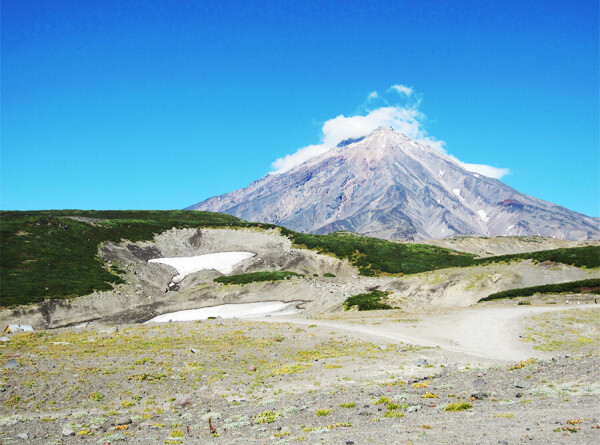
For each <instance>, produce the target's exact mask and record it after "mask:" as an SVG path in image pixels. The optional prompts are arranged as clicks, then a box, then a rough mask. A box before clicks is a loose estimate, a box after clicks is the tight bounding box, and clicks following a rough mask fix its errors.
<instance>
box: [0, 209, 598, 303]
mask: <svg viewBox="0 0 600 445" xmlns="http://www.w3.org/2000/svg"><path fill="white" fill-rule="evenodd" d="M198 227H206V228H208V227H221V228H223V227H229V228H243V227H259V228H265V229H267V228H275V227H276V226H274V225H270V224H260V223H250V222H246V221H243V220H241V219H238V218H236V217H234V216H230V215H224V214H219V213H211V212H198V211H185V210H178V211H93V210H90V211H82V210H51V211H35V212H34V211H30V212H0V307H2V306H3V307H7V306H12V305H16V304H28V303H35V302H40V301H43V300H45V299H49V298H70V297H75V296H80V295H86V294H89V293H91V292H93V291H94V290H110V289H111V288H112V285H113V284H115V283H120V282H122V278H121V276H120V275H121V274H122V271H120V270H119V269H118V268H116V267H114V266H113V267H112V268H108V267H107V266H106V265H105V264H104V263H102V262H101V261H100V260H99V259H98V257H97V254H98V247H99V246H100V245H101V244H102V243H103V242H107V241H114V242H119V241H121V240H130V241H134V242H135V241H143V240H146V241H149V240H152V238H153V237H154V235H155V234H159V233H162V232H164V231H165V230H169V229H171V228H198ZM280 230H281V233H282V235H284V236H287V237H288V238H290V239H291V240H292V242H293V244H294V245H295V246H296V247H300V248H307V249H313V250H316V251H319V252H323V253H328V254H332V255H335V256H336V257H338V258H340V259H347V260H349V261H350V263H351V264H353V265H354V266H356V267H357V268H358V269H359V271H360V273H361V274H363V275H370V276H373V275H380V274H413V273H419V272H425V271H429V270H435V269H442V268H447V267H466V266H476V265H484V264H489V263H491V262H498V261H520V260H525V259H532V260H534V261H536V262H541V261H553V262H559V263H565V264H571V265H575V266H578V267H599V266H600V247H596V246H593V247H580V248H570V249H555V250H547V251H540V252H532V253H525V254H516V255H503V256H498V257H490V258H483V259H477V258H475V257H474V255H472V254H468V253H463V252H458V251H455V250H450V249H446V248H441V247H436V246H429V245H423V244H404V243H397V242H391V241H386V240H381V239H377V238H370V237H367V236H362V235H354V234H348V233H333V234H329V235H312V234H303V233H297V232H293V231H291V230H288V229H284V228H280Z"/></svg>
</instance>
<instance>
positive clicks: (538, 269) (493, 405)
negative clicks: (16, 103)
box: [0, 211, 600, 445]
mask: <svg viewBox="0 0 600 445" xmlns="http://www.w3.org/2000/svg"><path fill="white" fill-rule="evenodd" d="M2 237H3V238H2V243H3V245H2V248H3V251H2V261H3V263H2V266H3V268H2V299H1V303H2V309H1V310H0V323H1V325H0V327H1V328H2V330H3V331H4V333H2V334H0V336H1V339H0V340H1V341H0V443H2V444H23V443H39V444H81V443H99V444H113V443H131V444H179V443H181V444H205V443H207V444H208V443H215V444H236V443H240V444H242V443H256V444H294V443H308V444H318V443H323V444H357V445H358V444H369V443H371V444H381V443H390V444H411V443H412V444H437V443H440V444H442V443H447V444H462V443H465V444H513V443H514V444H522V443H532V444H536V443H537V444H539V443H549V444H592V443H598V442H599V441H600V411H599V409H598V406H600V403H599V402H600V379H599V377H598V371H597V370H598V367H599V365H600V354H599V348H598V345H599V342H600V312H598V307H600V306H599V305H598V304H596V301H597V299H598V297H600V295H598V292H599V289H600V269H599V267H600V247H599V244H598V242H596V241H561V240H557V239H551V238H539V237H497V238H485V237H479V238H455V239H447V240H444V241H443V243H441V242H432V243H430V244H418V243H407V242H392V241H384V240H380V239H375V238H369V237H366V236H362V235H356V234H351V233H348V232H336V233H333V234H330V235H307V234H301V233H298V232H292V231H290V230H287V229H283V228H280V227H277V226H273V225H268V224H258V223H248V222H245V221H243V220H240V219H237V218H235V217H231V216H228V215H221V214H215V213H208V212H193V211H179V212H92V211H89V212H84V211H45V212H2Z"/></svg>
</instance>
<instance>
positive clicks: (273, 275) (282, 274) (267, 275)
mask: <svg viewBox="0 0 600 445" xmlns="http://www.w3.org/2000/svg"><path fill="white" fill-rule="evenodd" d="M303 276H304V275H303V274H300V273H296V272H290V271H286V270H282V271H277V272H252V273H243V274H239V275H229V276H225V275H224V276H222V277H219V278H215V280H214V281H216V282H217V283H223V284H248V283H252V282H255V281H280V280H288V279H290V278H292V277H303Z"/></svg>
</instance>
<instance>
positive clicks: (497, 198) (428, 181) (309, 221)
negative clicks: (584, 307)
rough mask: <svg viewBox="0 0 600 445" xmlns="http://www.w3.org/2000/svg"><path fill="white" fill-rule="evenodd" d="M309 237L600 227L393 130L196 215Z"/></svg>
mask: <svg viewBox="0 0 600 445" xmlns="http://www.w3.org/2000/svg"><path fill="white" fill-rule="evenodd" d="M189 209H194V210H209V211H215V212H222V213H228V214H231V215H235V216H237V217H240V218H243V219H246V220H249V221H261V222H267V223H273V224H279V225H282V226H284V227H288V228H290V229H293V230H297V231H301V232H314V233H329V232H334V231H337V230H349V231H353V232H359V233H364V234H366V235H370V236H375V237H380V238H387V239H408V240H413V239H426V238H446V237H451V236H456V235H486V236H499V235H541V236H548V237H556V238H562V239H574V240H581V239H597V238H600V221H599V220H598V219H597V218H592V217H588V216H585V215H582V214H580V213H576V212H573V211H571V210H568V209H566V208H564V207H561V206H558V205H555V204H552V203H549V202H546V201H542V200H540V199H536V198H533V197H531V196H528V195H525V194H523V193H520V192H518V191H517V190H515V189H513V188H511V187H509V186H507V185H506V184H504V183H502V182H500V181H498V180H497V179H492V178H488V177H486V176H483V175H481V174H478V173H473V172H470V171H467V170H465V168H463V166H461V165H459V164H458V163H457V162H456V161H455V160H453V159H452V158H450V157H448V156H446V155H444V154H441V153H440V152H438V151H436V150H434V149H433V148H431V147H429V146H427V145H425V144H422V143H419V142H415V141H413V140H411V139H409V138H408V137H407V136H405V135H403V134H400V133H396V132H394V131H393V130H391V129H389V128H385V127H379V128H377V129H376V130H374V131H373V132H371V133H370V134H368V135H366V136H364V137H362V138H357V139H349V140H345V141H342V142H340V143H339V144H338V145H337V146H336V147H333V148H331V149H330V150H329V151H327V152H326V153H324V154H322V155H320V156H316V157H314V158H311V159H309V160H308V161H306V162H304V163H303V164H301V165H299V166H296V167H294V168H292V169H291V170H289V171H286V172H284V173H280V174H270V175H267V176H265V177H263V178H261V179H260V180H258V181H255V182H253V183H252V184H250V186H248V187H246V188H243V189H240V190H236V191H234V192H231V193H227V194H225V195H221V196H216V197H213V198H210V199H207V200H206V201H202V202H200V203H198V204H196V205H193V206H191V207H189Z"/></svg>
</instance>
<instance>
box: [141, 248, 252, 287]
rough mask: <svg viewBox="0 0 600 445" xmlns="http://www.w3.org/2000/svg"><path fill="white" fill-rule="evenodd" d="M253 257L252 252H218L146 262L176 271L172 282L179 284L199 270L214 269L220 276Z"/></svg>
mask: <svg viewBox="0 0 600 445" xmlns="http://www.w3.org/2000/svg"><path fill="white" fill-rule="evenodd" d="M254 255H256V254H255V253H252V252H219V253H209V254H207V255H198V256H191V257H179V258H154V259H152V260H148V262H149V263H162V264H166V265H168V266H171V267H174V268H175V269H177V272H178V273H179V275H177V276H176V277H175V278H173V282H174V283H179V282H180V281H181V280H183V279H184V278H185V277H186V276H187V275H189V274H191V273H194V272H199V271H201V270H207V269H214V270H216V271H219V272H221V273H222V274H227V273H230V272H231V271H232V270H233V267H234V266H235V265H236V264H238V263H240V262H242V261H244V260H246V259H248V258H252V257H253V256H254Z"/></svg>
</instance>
